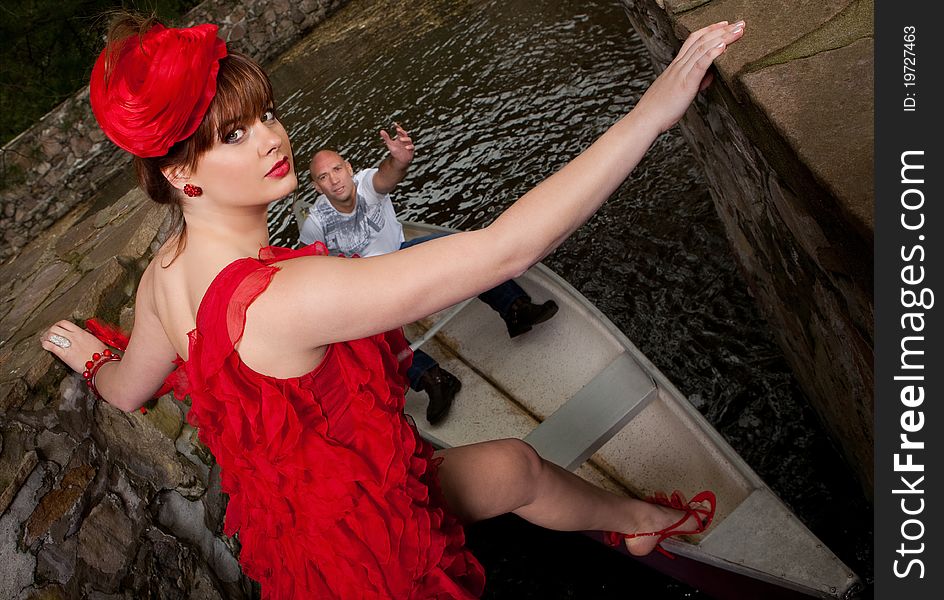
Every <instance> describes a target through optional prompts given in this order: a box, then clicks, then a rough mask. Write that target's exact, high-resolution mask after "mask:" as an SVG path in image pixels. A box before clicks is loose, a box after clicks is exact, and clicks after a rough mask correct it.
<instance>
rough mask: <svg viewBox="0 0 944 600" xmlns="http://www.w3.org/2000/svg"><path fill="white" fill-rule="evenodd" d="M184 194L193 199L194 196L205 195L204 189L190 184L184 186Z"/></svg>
mask: <svg viewBox="0 0 944 600" xmlns="http://www.w3.org/2000/svg"><path fill="white" fill-rule="evenodd" d="M184 193H185V194H187V195H188V196H190V197H191V198H193V197H194V196H199V195H201V194H203V188H202V187H200V186H198V185H190V184H189V183H188V184H187V185H185V186H184Z"/></svg>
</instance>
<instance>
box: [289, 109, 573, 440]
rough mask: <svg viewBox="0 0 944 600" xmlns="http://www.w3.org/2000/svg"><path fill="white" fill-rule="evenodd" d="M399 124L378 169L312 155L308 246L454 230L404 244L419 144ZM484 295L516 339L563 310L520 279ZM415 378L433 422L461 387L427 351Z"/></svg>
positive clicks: (343, 247) (336, 247)
mask: <svg viewBox="0 0 944 600" xmlns="http://www.w3.org/2000/svg"><path fill="white" fill-rule="evenodd" d="M394 129H395V131H396V135H395V136H392V137H391V136H390V135H389V134H388V133H387V132H386V131H385V130H381V131H380V137H381V139H383V142H384V144H385V145H386V146H387V150H388V153H389V154H388V156H386V157H385V158H384V159H383V161H381V163H380V165H379V166H378V167H377V168H376V169H364V170H361V171H358V172H357V173H356V174H355V173H354V169H353V168H352V167H351V163H349V162H348V161H347V160H345V159H344V157H343V156H341V154H340V153H338V152H337V151H335V150H331V149H328V148H325V149H322V150H319V151H318V152H316V153H315V154H314V156H313V157H312V159H311V166H310V171H311V180H312V182H314V184H315V189H317V190H318V192H319V193H320V194H321V195H320V196H318V198H317V199H316V200H315V203H314V205H312V207H311V208H310V209H309V211H308V215H307V218H306V219H305V222H304V223H303V224H302V226H301V235H300V238H301V241H302V242H303V243H305V244H313V243H315V242H316V241H321V242H323V243H324V244H325V245H326V246H327V247H328V251H329V252H330V253H331V254H343V255H345V256H354V255H357V256H364V257H367V256H376V255H378V254H386V253H388V252H393V251H395V250H399V249H401V248H406V247H408V246H412V245H414V244H418V243H422V242H425V241H427V240H429V239H432V238H435V237H439V236H441V235H448V234H433V235H429V236H424V237H421V238H417V239H414V240H410V241H409V242H406V241H404V238H403V227H401V225H400V223H399V221H397V214H396V211H395V210H394V208H393V201H392V200H391V198H390V193H391V192H392V191H393V190H394V188H396V186H397V184H399V183H400V182H401V181H403V179H404V178H405V177H406V173H407V170H408V169H409V167H410V163H412V162H413V153H414V145H413V140H412V139H411V138H410V135H409V133H407V131H406V130H404V129H403V128H402V127H401V126H400V125H399V124H398V123H395V124H394ZM445 284H446V282H444V285H445ZM479 298H480V299H481V300H482V301H483V302H485V303H486V304H488V305H489V306H490V307H492V308H493V309H494V310H495V311H496V312H498V314H499V315H500V316H501V317H502V319H503V320H504V321H505V325H506V326H507V328H508V335H509V336H511V337H515V336H518V335H521V334H522V333H525V332H527V331H530V330H531V328H532V327H533V326H534V325H536V324H538V323H543V322H544V321H547V320H548V319H550V318H551V317H553V316H554V314H555V313H556V312H557V304H556V303H555V302H554V301H553V300H548V301H547V302H545V303H543V304H535V303H533V302H531V298H530V296H528V294H527V293H526V292H525V291H524V290H523V289H521V286H519V285H518V284H516V283H515V282H514V281H506V282H504V283H502V284H499V285H497V286H495V287H494V288H492V289H491V290H488V291H487V292H485V293H483V294H481V295H479ZM409 378H410V387H412V388H413V389H414V390H417V391H425V392H426V393H427V395H428V396H429V405H428V407H427V409H426V419H427V420H428V421H429V422H430V424H436V423H438V422H439V421H441V420H442V419H443V418H444V417H445V416H446V414H447V413H448V412H449V408H450V407H451V406H452V400H453V398H454V397H455V395H456V393H457V392H458V391H459V389H460V388H461V387H462V384H461V382H460V381H459V380H458V379H457V378H456V377H455V376H453V375H452V374H451V373H449V372H448V371H446V370H445V369H442V368H441V367H440V366H439V365H438V364H437V363H436V361H435V360H434V359H433V358H432V357H431V356H429V355H428V354H426V353H425V352H423V351H422V350H417V351H416V352H415V353H414V355H413V365H412V366H411V367H410V371H409Z"/></svg>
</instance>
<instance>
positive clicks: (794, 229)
mask: <svg viewBox="0 0 944 600" xmlns="http://www.w3.org/2000/svg"><path fill="white" fill-rule="evenodd" d="M622 1H623V4H624V5H625V7H626V11H627V14H628V15H629V18H630V20H631V21H632V23H633V26H634V27H635V29H636V30H637V31H638V32H639V33H640V34H641V36H642V37H643V40H644V41H645V43H646V45H647V47H648V49H649V51H650V53H651V56H652V60H653V62H654V63H655V65H656V71H657V72H660V71H661V70H662V69H664V68H665V66H666V65H667V64H668V62H669V61H670V60H671V59H672V57H673V56H674V54H675V51H676V50H677V48H679V47H680V46H681V42H682V41H683V40H684V39H685V38H686V37H687V36H688V34H689V33H690V32H692V31H695V30H697V29H699V28H701V27H704V26H705V25H708V24H710V23H714V22H716V21H720V20H729V21H730V22H734V21H735V20H737V19H745V20H746V21H747V28H746V31H745V35H744V37H743V38H742V39H741V40H740V41H738V42H737V43H736V44H734V45H733V46H731V47H730V48H729V49H728V51H727V52H726V53H725V54H724V55H723V56H722V57H721V58H720V59H719V60H718V61H717V72H716V75H717V78H716V81H715V83H714V85H713V86H712V88H711V89H710V90H709V92H708V93H707V94H706V95H705V96H704V97H703V98H702V99H701V100H698V101H696V103H695V106H694V107H693V108H692V109H690V110H689V111H688V113H687V114H686V116H685V118H684V119H683V120H682V123H681V128H682V132H683V134H684V136H685V138H686V140H687V141H688V143H689V145H690V146H691V148H692V150H693V152H694V154H695V156H696V158H697V160H698V161H699V162H700V163H701V166H702V169H703V171H704V173H705V175H706V178H707V180H708V182H709V186H710V188H711V193H712V196H713V199H714V203H715V207H716V209H717V211H718V214H719V215H720V217H721V220H722V221H723V223H724V225H725V229H726V232H727V235H728V238H729V240H730V242H731V245H732V247H733V250H734V252H735V254H736V256H737V258H738V261H739V263H740V266H741V268H742V270H743V272H744V274H745V278H746V279H747V281H748V284H749V286H750V289H751V292H752V293H753V295H754V297H755V299H756V301H757V303H758V305H759V306H760V308H761V310H762V311H763V312H764V313H765V315H766V317H767V319H768V320H769V322H770V323H771V325H772V326H773V330H774V331H775V333H776V335H777V337H778V340H779V342H780V345H781V346H782V347H783V349H784V351H785V353H786V356H787V359H788V361H789V362H790V364H791V366H792V368H793V370H794V372H795V373H796V375H797V378H798V379H799V381H800V383H801V385H802V386H803V389H804V391H805V392H806V394H807V396H808V397H809V399H810V401H811V403H812V405H813V407H814V408H815V409H816V411H817V413H818V414H819V415H820V417H821V418H822V420H823V421H824V423H825V424H826V427H827V429H828V431H830V432H831V434H832V436H833V438H834V440H835V441H836V442H837V444H838V445H839V447H840V448H841V450H842V452H843V453H844V455H845V456H846V458H847V460H848V461H849V463H850V464H851V465H852V467H853V469H854V470H855V472H856V473H857V474H858V476H859V479H860V481H861V483H862V486H863V490H864V491H865V493H866V494H867V495H868V496H869V497H871V492H872V486H873V482H872V456H873V449H872V446H873V424H872V412H873V397H872V396H873V386H874V381H873V371H872V355H873V318H874V317H873V311H874V307H873V301H872V261H873V250H872V234H873V221H872V205H873V189H872V170H873V165H872V143H873V138H874V135H873V116H872V114H873V104H872V102H873V101H872V88H873V82H872V51H873V27H872V3H871V2H869V1H862V0H825V1H823V0H819V1H809V0H800V1H798V2H793V3H790V4H789V5H785V4H779V3H771V2H764V1H761V0H622Z"/></svg>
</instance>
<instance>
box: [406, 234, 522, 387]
mask: <svg viewBox="0 0 944 600" xmlns="http://www.w3.org/2000/svg"><path fill="white" fill-rule="evenodd" d="M446 235H450V234H449V233H431V234H429V235H424V236H420V237H418V238H413V239H412V240H409V241H406V242H403V243H402V244H400V249H401V250H403V249H404V248H409V247H410V246H415V245H417V244H422V243H423V242H428V241H429V240H432V239H436V238H439V237H443V236H446ZM448 283H449V282H448V281H444V282H443V284H446V285H448ZM518 298H525V299H527V300H528V301H530V300H531V297H530V296H528V294H527V292H525V291H524V290H523V289H521V286H520V285H518V284H517V283H515V282H514V281H512V280H510V279H509V280H508V281H506V282H504V283H500V284H498V285H496V286H495V287H493V288H492V289H490V290H487V291H485V292H482V293H481V294H479V300H481V301H482V302H484V303H485V304H488V305H489V306H490V307H492V309H493V310H494V311H495V312H497V313H498V314H499V315H500V316H501V318H502V319H504V318H505V317H506V316H507V315H508V309H509V308H511V305H512V304H513V303H514V301H515V300H517V299H518ZM436 364H437V363H436V360H435V359H433V357H432V356H430V355H429V354H426V353H425V352H423V351H422V350H417V351H416V352H414V353H413V364H412V365H411V366H410V370H409V371H408V372H407V376H408V377H409V378H410V387H411V388H413V389H414V390H416V391H420V388H419V387H417V386H418V382H419V378H420V377H422V376H423V373H425V372H426V371H428V370H430V369H432V368H433V367H435V366H436Z"/></svg>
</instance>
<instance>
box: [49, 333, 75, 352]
mask: <svg viewBox="0 0 944 600" xmlns="http://www.w3.org/2000/svg"><path fill="white" fill-rule="evenodd" d="M49 341H50V342H51V343H53V344H55V345H57V346H59V347H60V348H68V347H69V346H71V345H72V342H70V341H69V338H67V337H63V336H61V335H59V334H58V333H53V334H51V335H50V336H49Z"/></svg>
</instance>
